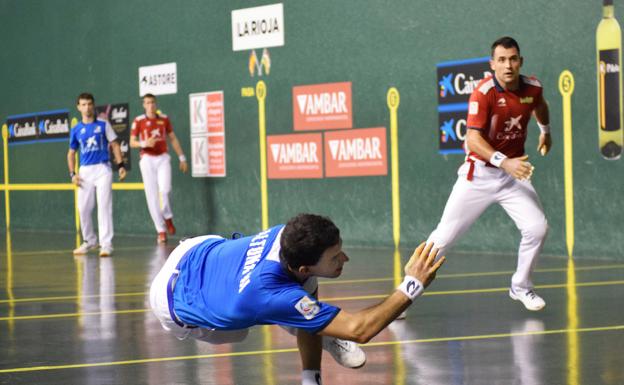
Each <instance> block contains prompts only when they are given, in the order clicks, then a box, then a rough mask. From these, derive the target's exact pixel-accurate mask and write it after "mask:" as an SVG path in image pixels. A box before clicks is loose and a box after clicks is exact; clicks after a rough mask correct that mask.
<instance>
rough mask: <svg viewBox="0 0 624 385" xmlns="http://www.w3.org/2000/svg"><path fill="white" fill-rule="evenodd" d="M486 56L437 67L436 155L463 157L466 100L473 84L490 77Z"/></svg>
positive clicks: (454, 61)
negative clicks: (437, 151) (458, 155)
mask: <svg viewBox="0 0 624 385" xmlns="http://www.w3.org/2000/svg"><path fill="white" fill-rule="evenodd" d="M489 60H490V58H489V57H480V58H473V59H464V60H453V61H447V62H442V63H438V64H437V66H436V67H437V75H438V84H437V87H438V138H439V143H440V147H439V153H440V154H463V153H464V149H463V145H464V139H465V136H466V117H467V116H466V115H467V113H468V100H469V99H470V94H472V91H473V90H474V89H475V87H476V86H477V84H479V82H480V81H481V80H482V79H483V78H484V77H486V76H490V75H491V72H490V65H489Z"/></svg>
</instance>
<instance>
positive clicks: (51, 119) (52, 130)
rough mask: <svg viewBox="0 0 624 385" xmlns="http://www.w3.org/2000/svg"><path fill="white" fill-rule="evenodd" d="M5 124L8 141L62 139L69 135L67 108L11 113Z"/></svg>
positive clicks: (26, 141)
mask: <svg viewBox="0 0 624 385" xmlns="http://www.w3.org/2000/svg"><path fill="white" fill-rule="evenodd" d="M6 125H7V127H8V129H9V138H8V140H9V143H13V144H17V143H20V144H25V143H28V142H37V143H38V142H50V141H62V140H65V139H66V138H68V137H69V130H70V127H69V110H54V111H44V112H34V113H29V114H21V115H11V116H8V117H7V119H6Z"/></svg>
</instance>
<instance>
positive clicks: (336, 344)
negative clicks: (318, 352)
mask: <svg viewBox="0 0 624 385" xmlns="http://www.w3.org/2000/svg"><path fill="white" fill-rule="evenodd" d="M323 349H324V350H326V351H328V352H329V353H330V354H331V355H332V357H334V360H336V362H337V363H339V364H340V365H342V366H344V367H346V368H351V369H358V368H361V367H362V366H364V364H365V363H366V354H365V353H364V351H363V350H362V349H361V348H360V347H359V346H358V344H356V343H355V342H352V341H346V340H341V339H339V338H336V337H327V336H324V337H323Z"/></svg>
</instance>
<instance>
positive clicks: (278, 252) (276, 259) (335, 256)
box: [150, 214, 445, 385]
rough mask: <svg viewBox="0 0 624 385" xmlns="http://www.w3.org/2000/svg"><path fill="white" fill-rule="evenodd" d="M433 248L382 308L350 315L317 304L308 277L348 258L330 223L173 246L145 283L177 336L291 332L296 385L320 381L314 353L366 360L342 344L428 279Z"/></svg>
mask: <svg viewBox="0 0 624 385" xmlns="http://www.w3.org/2000/svg"><path fill="white" fill-rule="evenodd" d="M432 247H433V245H432V244H429V245H427V246H426V247H425V244H424V243H423V244H421V245H420V246H419V247H418V248H417V249H416V251H415V252H414V254H413V255H412V257H411V258H410V260H409V262H408V263H407V264H406V266H405V274H406V276H405V280H404V281H403V283H402V284H401V285H400V286H399V287H398V288H397V290H396V291H395V292H394V293H393V294H391V295H390V296H388V297H387V298H386V299H385V300H384V301H383V302H381V303H379V304H378V305H375V306H373V307H370V308H367V309H364V310H361V311H359V312H356V313H349V312H346V311H344V310H341V309H340V308H337V307H335V306H332V305H330V304H326V303H323V302H320V301H318V300H317V299H316V298H317V291H318V290H317V289H318V284H317V280H316V277H324V278H336V277H338V276H340V274H341V273H342V269H343V265H344V264H345V262H347V261H348V260H349V257H347V255H346V254H345V253H344V252H343V251H342V240H341V238H340V230H338V228H337V227H336V226H335V225H334V223H333V222H332V221H331V220H330V219H329V218H326V217H322V216H318V215H313V214H299V215H298V216H296V217H294V218H292V219H291V220H290V221H289V222H288V223H287V224H286V225H279V226H275V227H272V228H269V229H267V230H265V231H263V232H261V233H258V234H256V235H254V236H250V237H245V238H238V239H232V240H226V239H224V238H221V237H219V236H214V235H207V236H202V237H196V238H191V239H188V240H186V241H184V242H182V243H181V244H180V245H179V246H178V247H177V248H176V249H175V250H173V252H172V253H171V255H170V256H169V258H168V259H167V261H166V263H165V265H164V266H163V268H162V269H161V271H160V272H159V273H158V275H157V276H156V278H155V279H154V281H153V283H152V287H151V290H150V303H151V306H152V310H153V311H154V313H155V315H156V317H157V318H158V319H159V320H160V322H161V324H162V326H163V328H165V330H167V331H170V332H171V333H172V334H174V335H175V336H176V337H178V338H179V339H185V338H188V337H192V338H196V339H199V340H202V341H206V342H209V343H227V342H239V341H242V340H243V339H244V338H245V337H246V336H247V333H248V328H249V327H251V326H254V325H269V324H277V325H280V326H282V327H284V328H285V329H286V330H288V331H289V332H291V333H292V334H294V335H296V336H297V345H298V346H299V351H300V354H301V359H302V364H303V373H302V384H304V385H310V384H320V383H321V382H320V381H321V377H320V369H321V353H322V349H325V350H328V351H329V352H330V353H331V354H332V356H333V357H334V359H336V361H337V362H338V363H340V364H341V365H343V366H346V367H350V368H358V367H361V366H363V365H364V363H365V362H366V355H365V354H364V352H363V351H362V350H361V349H360V348H359V347H358V346H357V344H355V343H353V342H351V341H355V342H358V343H366V342H368V341H369V340H370V339H371V338H373V337H374V336H375V335H377V334H378V333H379V332H380V331H381V330H382V329H383V328H385V327H386V326H387V325H388V324H389V323H390V322H392V321H393V320H394V319H395V318H396V317H397V316H398V315H399V314H401V312H403V311H404V310H405V309H407V307H408V306H409V305H410V304H411V303H412V301H413V300H414V299H415V298H416V297H418V296H420V295H421V294H422V292H423V290H424V288H425V287H427V286H428V285H429V284H430V283H431V282H432V281H433V279H434V278H435V273H436V271H437V270H438V269H439V268H440V266H441V265H442V263H444V260H445V259H444V257H440V258H437V260H436V256H437V249H432Z"/></svg>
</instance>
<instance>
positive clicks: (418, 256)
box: [405, 242, 446, 287]
mask: <svg viewBox="0 0 624 385" xmlns="http://www.w3.org/2000/svg"><path fill="white" fill-rule="evenodd" d="M437 255H438V249H437V248H435V249H434V248H433V242H432V243H429V244H426V243H425V242H423V243H421V244H420V245H419V246H418V247H417V248H416V250H414V254H412V256H411V258H410V260H409V261H408V262H407V264H406V265H405V275H410V276H412V277H414V278H416V279H418V280H419V281H420V282H422V284H423V285H424V286H425V287H427V286H429V284H430V283H431V282H432V281H433V280H434V279H435V276H436V272H437V271H438V269H439V268H440V266H442V264H443V263H444V261H446V258H445V257H444V256H442V257H440V258H438V259H437V261H436V257H437Z"/></svg>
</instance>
